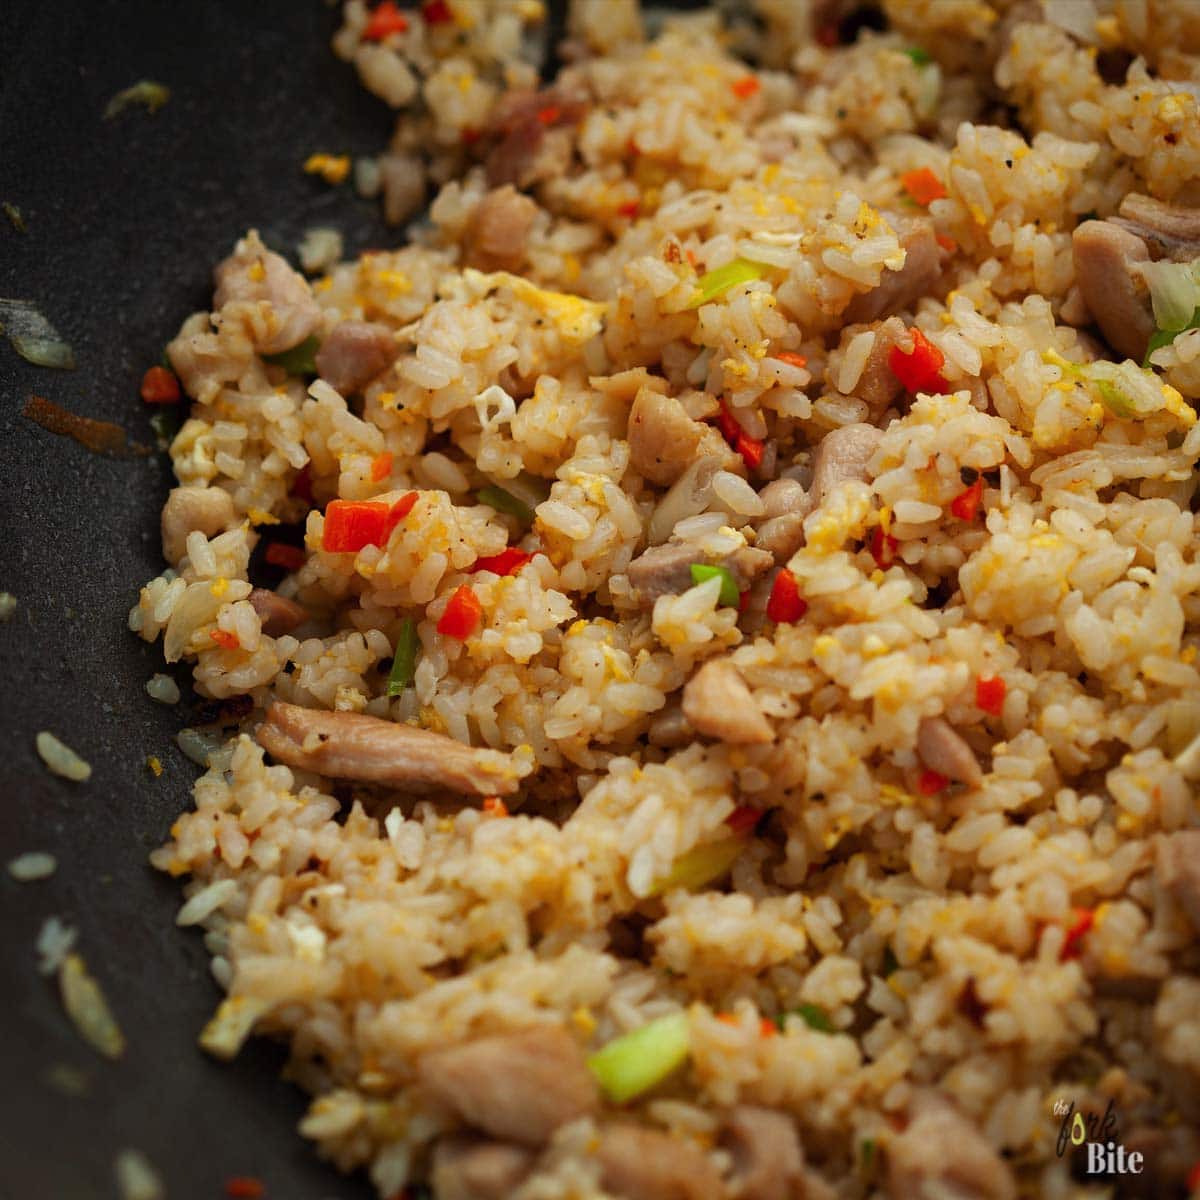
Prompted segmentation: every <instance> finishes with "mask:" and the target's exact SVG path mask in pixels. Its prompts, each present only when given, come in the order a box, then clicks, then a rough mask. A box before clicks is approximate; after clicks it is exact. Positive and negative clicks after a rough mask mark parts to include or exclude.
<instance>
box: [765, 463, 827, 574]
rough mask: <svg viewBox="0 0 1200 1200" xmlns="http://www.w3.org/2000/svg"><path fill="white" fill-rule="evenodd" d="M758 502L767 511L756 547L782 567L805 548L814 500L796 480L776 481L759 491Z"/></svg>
mask: <svg viewBox="0 0 1200 1200" xmlns="http://www.w3.org/2000/svg"><path fill="white" fill-rule="evenodd" d="M759 499H761V500H762V502H763V504H764V505H765V506H766V512H765V513H764V514H763V523H762V524H761V525H760V526H759V527H758V537H757V538H756V540H755V542H754V545H755V548H756V549H758V550H765V551H767V553H768V554H772V555H774V556H775V561H776V562H777V563H779V564H780V566H782V565H783V564H784V563H786V562H787V561H788V559H789V558H791V557H792V555H793V554H795V553H796V551H797V550H799V549H800V547H801V546H802V545H804V518H805V517H807V516H808V514H809V513H810V512H812V507H813V506H812V501H811V499H810V497H809V495H808V493H807V492H805V490H804V488H803V487H801V485H800V483H799V482H798V481H797V480H795V479H776V480H775V481H774V482H773V483H769V484H767V486H766V487H765V488H763V490H762V491H761V492H759Z"/></svg>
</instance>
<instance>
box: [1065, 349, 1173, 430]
mask: <svg viewBox="0 0 1200 1200" xmlns="http://www.w3.org/2000/svg"><path fill="white" fill-rule="evenodd" d="M1042 360H1043V361H1044V362H1048V363H1052V364H1053V365H1054V366H1056V367H1058V368H1059V369H1060V370H1061V371H1062V372H1063V373H1064V374H1065V375H1068V376H1070V377H1071V378H1072V379H1079V380H1082V381H1084V382H1086V383H1089V384H1091V385H1092V387H1094V388H1095V389H1096V391H1097V393H1098V394H1099V396H1100V399H1101V401H1102V402H1103V404H1104V407H1105V408H1107V409H1108V411H1109V412H1110V413H1112V415H1113V416H1114V417H1119V418H1120V419H1121V420H1123V421H1129V420H1137V419H1139V418H1141V417H1148V416H1151V415H1153V414H1154V413H1156V412H1162V411H1163V410H1164V409H1165V410H1166V411H1167V412H1169V413H1171V414H1172V415H1173V416H1175V417H1178V418H1180V419H1181V420H1182V421H1183V422H1184V423H1185V424H1187V425H1193V424H1195V421H1196V414H1195V413H1194V412H1193V411H1192V410H1191V409H1190V408H1189V407H1188V406H1187V403H1186V402H1185V401H1184V399H1183V397H1182V396H1180V394H1179V393H1178V392H1177V391H1176V390H1175V389H1174V388H1173V387H1169V386H1168V385H1167V384H1164V383H1163V381H1162V380H1161V379H1160V378H1159V377H1158V376H1157V375H1156V374H1155V373H1154V372H1153V371H1151V370H1149V369H1145V368H1142V367H1139V366H1138V365H1137V363H1135V362H1132V361H1131V360H1129V359H1126V360H1125V361H1124V362H1119V363H1114V362H1106V361H1105V360H1103V359H1100V360H1098V361H1096V362H1090V363H1075V362H1071V361H1070V360H1069V359H1066V358H1063V356H1062V355H1061V354H1059V353H1058V352H1057V351H1054V350H1046V351H1044V352H1043V353H1042Z"/></svg>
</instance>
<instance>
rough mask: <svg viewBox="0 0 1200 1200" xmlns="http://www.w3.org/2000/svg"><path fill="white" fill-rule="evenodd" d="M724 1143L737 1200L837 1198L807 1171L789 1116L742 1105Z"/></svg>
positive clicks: (729, 1123)
mask: <svg viewBox="0 0 1200 1200" xmlns="http://www.w3.org/2000/svg"><path fill="white" fill-rule="evenodd" d="M721 1140H722V1143H723V1144H724V1146H725V1148H726V1149H727V1150H728V1151H729V1153H730V1155H731V1156H732V1158H733V1175H732V1177H731V1178H730V1181H729V1183H730V1190H731V1192H732V1196H733V1200H834V1196H835V1193H834V1191H833V1189H832V1188H831V1187H830V1186H829V1185H828V1184H827V1183H826V1182H825V1181H824V1180H823V1179H822V1178H821V1177H820V1176H819V1175H817V1174H816V1173H815V1172H812V1171H809V1170H808V1168H806V1167H805V1165H804V1150H803V1147H802V1146H801V1145H800V1135H799V1134H798V1133H797V1132H796V1123H795V1121H793V1120H792V1118H791V1117H789V1116H788V1115H787V1114H786V1113H782V1112H779V1111H778V1110H776V1109H773V1108H759V1107H757V1106H755V1105H751V1104H741V1105H739V1106H738V1107H737V1108H735V1109H734V1110H733V1112H732V1113H730V1115H729V1118H728V1120H727V1121H726V1123H725V1128H724V1131H723V1134H722V1139H721Z"/></svg>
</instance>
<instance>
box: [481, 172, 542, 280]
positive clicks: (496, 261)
mask: <svg viewBox="0 0 1200 1200" xmlns="http://www.w3.org/2000/svg"><path fill="white" fill-rule="evenodd" d="M537 214H538V206H537V205H536V204H535V203H534V202H533V201H532V200H531V199H530V198H529V197H528V196H523V195H522V194H521V193H520V192H518V191H517V189H516V188H514V187H513V186H512V184H511V183H506V184H505V185H504V186H503V187H498V188H493V189H492V191H490V192H488V193H487V195H486V196H484V198H483V199H482V200H480V202H479V203H478V204H477V205H476V206H475V211H474V212H473V213H472V214H471V222H470V225H469V226H468V229H467V236H466V246H465V250H466V261H467V263H468V264H469V265H470V266H473V267H479V268H480V269H481V270H483V271H498V270H503V271H519V270H520V269H521V267H522V266H524V264H525V258H526V254H527V250H528V242H529V231H530V230H531V229H532V228H533V223H534V221H535V220H536V219H537Z"/></svg>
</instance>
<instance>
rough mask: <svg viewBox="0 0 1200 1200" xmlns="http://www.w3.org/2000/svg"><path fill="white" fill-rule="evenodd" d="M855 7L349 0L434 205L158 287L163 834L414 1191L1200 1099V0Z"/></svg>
mask: <svg viewBox="0 0 1200 1200" xmlns="http://www.w3.org/2000/svg"><path fill="white" fill-rule="evenodd" d="M381 12H382V13H383V14H384V15H383V16H380V13H381ZM397 13H399V18H400V19H399V20H397V19H396V14H397ZM869 15H870V16H871V19H869V20H865V21H864V20H863V19H862V14H861V13H859V14H855V13H851V12H850V11H849V10H848V8H847V7H846V6H843V5H839V4H836V3H833V4H831V3H824V2H822V3H815V2H814V3H809V2H807V0H758V3H757V4H756V6H755V8H754V10H753V12H752V13H751V14H749V15H746V14H745V13H740V14H738V13H735V14H732V15H731V14H729V13H726V14H725V18H724V23H723V18H722V17H721V15H719V14H717V13H714V12H705V13H699V14H692V15H684V16H674V17H670V16H669V17H667V18H665V19H662V18H661V14H660V15H659V18H658V19H655V20H654V21H649V20H644V19H643V16H642V15H641V14H640V13H639V12H638V10H637V8H636V5H635V4H633V3H630V2H629V0H577V2H576V3H575V4H574V5H573V6H572V9H571V15H570V20H569V23H568V28H567V35H568V40H567V42H566V44H565V45H564V47H563V57H564V59H565V61H566V65H565V66H564V67H563V69H562V70H561V72H560V73H559V75H558V77H557V78H556V79H555V80H554V81H553V83H551V84H549V85H545V86H539V83H538V79H537V72H536V70H535V67H534V65H533V59H532V54H533V51H534V49H535V48H536V39H535V38H534V35H535V34H536V32H537V28H538V26H539V23H540V22H541V20H542V19H543V17H544V13H543V11H542V6H541V5H540V4H539V3H536V2H531V0H492V2H490V3H489V2H485V0H434V3H430V4H426V5H424V6H423V8H422V9H421V10H420V11H415V10H398V9H395V7H394V6H388V5H380V6H379V7H378V8H376V9H374V10H369V9H368V8H367V7H366V6H365V5H364V4H363V3H361V0H349V2H348V3H347V4H346V5H345V8H344V13H343V25H342V28H341V29H340V30H339V32H338V34H337V36H336V38H335V42H334V48H335V50H336V52H337V53H338V54H339V55H340V56H341V57H342V58H344V59H346V60H347V61H350V62H352V63H353V64H354V67H355V68H356V70H357V71H358V73H359V75H360V76H361V78H362V81H363V83H364V85H365V86H366V87H367V88H368V89H370V90H371V91H373V92H374V93H376V94H377V95H378V96H380V97H381V98H382V99H383V100H384V101H385V102H386V103H388V104H390V105H391V106H392V107H393V108H395V109H396V110H397V112H398V123H397V129H396V134H395V137H394V139H393V141H392V144H391V145H390V146H389V148H388V149H387V151H386V153H385V154H383V155H382V156H381V157H380V158H379V159H378V160H377V161H375V162H372V163H365V164H359V167H360V170H359V171H358V172H357V174H358V177H359V181H360V184H362V185H363V186H364V187H365V188H366V189H367V190H378V191H381V192H382V194H383V201H384V203H385V206H386V207H387V209H388V212H389V215H390V216H392V217H393V218H394V219H395V220H397V221H401V222H402V221H404V220H407V219H408V218H410V217H412V216H414V215H416V214H417V212H418V211H419V210H420V209H421V206H422V205H423V204H424V202H425V199H426V197H427V196H428V197H430V198H431V199H432V203H431V204H430V205H429V207H428V210H427V214H426V216H425V217H423V218H422V219H421V220H419V221H418V222H417V223H415V224H413V225H411V226H410V227H409V228H408V229H407V231H406V232H405V233H404V234H403V235H402V236H400V237H399V238H398V241H397V245H396V246H395V248H392V249H386V250H378V251H374V252H371V253H368V254H364V255H363V256H362V257H361V258H359V259H358V260H356V261H346V262H340V263H337V264H335V265H331V266H329V267H328V268H327V269H326V270H325V271H324V272H323V273H322V274H321V275H320V276H319V277H318V278H315V279H313V280H308V279H306V278H305V277H304V276H302V275H301V274H299V273H298V272H296V271H295V270H293V269H292V268H291V267H290V266H289V265H288V263H287V262H286V261H285V259H283V258H282V257H281V256H280V255H279V254H277V253H274V252H273V251H271V250H269V249H267V247H266V246H264V245H263V243H262V241H261V240H260V238H259V237H258V235H257V233H255V232H254V231H250V232H248V233H247V234H246V235H245V236H244V237H243V238H242V239H241V240H239V241H238V243H237V245H236V247H234V249H233V252H232V254H231V257H230V258H229V259H227V260H226V261H225V262H224V263H222V264H221V265H220V266H219V267H218V268H217V271H216V277H215V284H216V293H215V296H214V303H213V308H212V311H210V312H200V313H196V314H194V315H193V316H191V317H189V318H188V319H187V320H186V321H185V322H184V324H183V326H182V328H181V330H180V332H179V334H178V336H177V337H176V338H175V340H174V341H172V342H171V344H170V346H169V347H168V356H169V359H170V363H171V366H172V368H173V370H174V371H175V372H176V373H177V375H178V377H179V379H180V381H181V382H182V385H183V387H184V389H185V391H186V393H187V395H188V396H189V397H190V398H191V401H192V404H191V410H190V415H189V417H188V419H187V421H186V423H185V424H184V425H183V426H182V428H181V429H180V431H179V433H178V435H177V436H176V437H175V438H174V441H173V442H172V445H171V448H170V453H171V458H172V461H173V464H174V469H175V473H176V476H177V478H178V483H179V486H178V487H177V488H176V489H175V490H174V491H173V492H172V494H171V497H170V498H169V500H168V503H167V506H166V509H165V510H164V514H163V535H164V550H165V554H166V557H167V559H168V561H169V563H170V567H169V569H167V570H165V571H164V572H163V574H162V575H160V576H159V577H158V578H156V579H154V580H152V581H151V582H150V583H148V584H147V585H146V586H145V587H144V588H143V589H142V591H141V596H140V598H139V601H138V603H137V605H136V606H135V607H134V609H133V610H132V613H131V615H130V622H129V623H130V627H131V628H132V629H134V630H135V631H137V633H139V634H140V635H141V637H143V638H145V639H147V640H149V641H153V640H156V639H158V638H160V637H161V638H162V643H163V648H164V654H165V658H166V660H167V661H168V662H186V663H187V664H188V665H189V667H190V668H191V670H192V672H193V679H194V684H195V688H196V691H197V692H198V693H199V694H200V695H201V696H203V697H206V698H208V699H210V700H211V701H213V702H214V704H216V705H217V706H218V707H217V708H214V709H213V712H214V713H216V714H217V719H216V721H215V722H214V723H212V724H210V725H209V726H208V728H207V730H206V731H205V733H204V736H203V737H202V738H201V740H200V742H199V745H200V747H201V749H200V750H199V751H198V752H197V751H196V744H197V743H196V742H195V740H193V741H192V743H190V744H191V746H192V750H193V753H198V754H199V756H200V757H202V758H204V759H205V762H206V766H207V770H206V773H205V774H203V775H202V776H201V777H200V779H199V780H198V781H197V783H196V786H195V797H194V800H195V803H194V808H192V809H191V810H190V811H188V812H186V813H184V814H183V815H182V816H180V817H179V819H178V820H177V821H176V823H175V824H174V825H173V826H172V828H171V833H170V840H169V841H168V842H167V844H166V845H165V846H163V847H162V848H161V849H159V850H157V851H156V852H155V853H154V855H153V862H154V864H155V865H156V866H157V867H159V868H160V869H162V870H164V871H168V872H170V873H171V874H172V875H176V876H180V877H186V883H185V894H186V897H187V899H186V902H185V904H184V906H183V908H182V910H181V911H180V913H179V923H180V924H181V925H195V926H201V927H202V928H203V929H204V936H205V944H206V946H207V947H208V949H209V950H210V952H211V954H212V971H213V975H214V977H215V978H216V981H217V983H218V984H219V985H220V986H221V988H222V989H224V991H225V992H226V997H225V999H224V1000H223V1001H222V1002H221V1004H220V1007H219V1008H218V1010H217V1012H216V1014H215V1016H214V1018H213V1020H212V1022H211V1023H210V1024H209V1025H208V1026H207V1028H206V1029H205V1030H204V1032H203V1034H202V1035H201V1042H202V1044H203V1045H204V1046H205V1047H206V1048H207V1049H209V1050H210V1051H211V1052H213V1053H215V1054H217V1055H219V1056H222V1057H229V1056H232V1055H234V1054H236V1053H237V1051H238V1049H239V1047H240V1046H241V1045H242V1044H243V1042H244V1041H245V1039H246V1038H247V1037H248V1036H250V1035H251V1034H252V1033H253V1034H265V1035H269V1036H274V1037H278V1038H282V1039H285V1040H286V1041H287V1042H288V1044H289V1046H290V1052H291V1058H290V1063H289V1067H288V1072H289V1075H290V1077H291V1078H293V1079H294V1080H295V1081H296V1082H297V1083H298V1084H300V1085H301V1086H302V1087H304V1088H305V1089H307V1090H308V1091H309V1092H311V1094H312V1096H313V1099H312V1103H311V1106H310V1108H309V1110H308V1113H307V1115H306V1116H305V1117H304V1119H303V1121H302V1122H301V1125H300V1132H301V1133H302V1134H303V1135H304V1136H305V1137H307V1138H309V1139H311V1140H312V1141H313V1142H314V1143H315V1144H316V1146H317V1147H318V1149H319V1151H320V1153H321V1154H322V1155H324V1156H326V1157H327V1158H329V1159H330V1160H332V1161H333V1162H334V1163H336V1164H337V1166H338V1167H340V1168H342V1169H344V1170H347V1171H349V1170H354V1169H358V1168H365V1169H366V1170H367V1171H368V1172H369V1173H370V1177H371V1180H372V1181H373V1183H374V1185H375V1187H376V1188H377V1189H378V1191H379V1194H380V1195H381V1196H385V1197H391V1196H395V1195H397V1194H398V1193H400V1192H401V1191H402V1189H404V1188H406V1187H411V1188H413V1189H419V1188H421V1187H430V1188H432V1190H433V1194H435V1195H437V1196H442V1197H446V1198H451V1197H467V1198H471V1197H476V1198H481V1200H487V1198H489V1197H510V1196H511V1197H514V1198H518V1200H535V1198H536V1200H551V1198H554V1200H558V1198H564V1200H565V1198H567V1197H601V1196H610V1197H614V1198H615V1200H620V1198H622V1197H625V1198H630V1200H641V1198H643V1197H684V1198H707V1197H714V1198H715V1197H728V1198H729V1200H737V1198H739V1197H740V1198H742V1200H775V1198H778V1200H786V1198H788V1197H825V1196H830V1195H838V1196H843V1197H864V1196H868V1195H889V1196H894V1197H929V1198H931V1200H932V1198H934V1197H946V1196H959V1197H994V1198H1002V1197H1013V1196H1016V1195H1017V1194H1023V1195H1040V1196H1046V1197H1068V1196H1077V1195H1078V1196H1082V1195H1088V1196H1095V1195H1100V1194H1110V1193H1111V1192H1113V1191H1114V1190H1115V1191H1116V1193H1117V1194H1120V1195H1127V1194H1128V1195H1133V1194H1139V1195H1157V1196H1166V1195H1176V1194H1179V1195H1182V1194H1183V1189H1184V1188H1185V1177H1186V1175H1187V1172H1188V1169H1189V1167H1190V1166H1191V1164H1192V1163H1193V1162H1195V1161H1196V1160H1197V1159H1198V1158H1200V1138H1198V1136H1197V1121H1198V1119H1200V1104H1198V1096H1200V1090H1198V1084H1200V1018H1198V1016H1197V1014H1198V1013H1200V958H1198V957H1197V949H1196V933H1197V928H1198V927H1200V833H1197V832H1196V829H1197V826H1198V824H1200V811H1198V808H1197V803H1196V792H1195V788H1196V780H1197V779H1200V668H1198V665H1197V661H1196V660H1197V651H1198V649H1200V554H1198V548H1200V538H1198V531H1197V522H1196V517H1195V515H1194V513H1193V508H1194V504H1195V494H1196V471H1195V468H1196V462H1197V459H1198V458H1200V424H1198V423H1197V421H1196V414H1195V412H1194V411H1193V407H1192V405H1193V403H1194V402H1195V401H1196V400H1197V399H1198V398H1200V329H1197V328H1191V327H1185V328H1183V329H1182V331H1181V332H1180V331H1179V330H1180V326H1179V325H1178V323H1177V324H1176V326H1175V328H1174V329H1168V330H1165V331H1164V330H1163V328H1162V326H1161V325H1160V324H1158V321H1159V317H1160V315H1161V314H1160V312H1159V309H1160V302H1163V303H1165V301H1163V300H1162V296H1161V295H1160V292H1159V290H1157V289H1158V288H1159V285H1157V284H1156V283H1155V279H1156V278H1158V277H1157V276H1155V275H1154V273H1153V270H1151V271H1150V272H1149V273H1148V274H1139V270H1140V268H1139V267H1138V266H1137V264H1138V263H1141V262H1155V261H1156V260H1157V261H1159V262H1162V263H1167V262H1173V263H1175V264H1180V265H1184V264H1186V263H1188V262H1191V263H1192V268H1193V278H1194V279H1200V274H1197V273H1195V270H1194V268H1195V261H1194V260H1195V259H1196V258H1197V257H1200V222H1198V218H1200V213H1198V212H1197V209H1196V208H1195V207H1189V206H1195V205H1197V204H1200V113H1198V97H1200V7H1198V6H1196V5H1194V4H1192V3H1190V2H1189V0H1176V2H1174V3H1171V2H1168V0H1041V3H1029V2H1026V0H1022V2H1020V3H1005V2H1003V0H885V3H884V5H883V9H882V11H881V12H879V13H874V14H873V15H872V14H869ZM648 30H649V31H650V32H647V31H648ZM651 33H652V35H653V36H651ZM1130 197H1133V201H1132V203H1131V201H1130ZM1096 226H1100V227H1101V228H1095V227H1096ZM1123 238H1124V239H1129V238H1132V239H1133V243H1130V242H1128V241H1122V240H1121V239H1123ZM1189 239H1190V240H1189ZM1092 243H1094V246H1092V245H1091V244H1092ZM1134 243H1136V245H1134ZM1112 246H1116V247H1117V248H1118V249H1119V250H1120V254H1117V252H1116V251H1115V250H1114V251H1113V252H1112V253H1109V249H1110V247H1112ZM1138 246H1140V247H1141V250H1138ZM1090 247H1091V248H1090ZM1097 247H1098V248H1097ZM1130 247H1132V249H1131V248H1130ZM1106 255H1107V257H1105V256H1106ZM1114 255H1115V257H1114ZM1121 255H1124V257H1121ZM1114 263H1115V266H1114ZM1098 264H1099V265H1098ZM1105 264H1107V265H1105ZM1106 272H1107V273H1106ZM1097 273H1098V274H1097ZM1164 278H1165V276H1164ZM1171 278H1175V276H1172V277H1171ZM1180 278H1182V276H1180ZM1098 280H1099V282H1097V281H1098ZM1152 302H1153V303H1152ZM1122 305H1123V306H1124V307H1122ZM1197 312H1198V313H1200V309H1198V310H1197ZM1195 324H1196V322H1195V320H1192V321H1191V322H1190V325H1195ZM1164 332H1165V333H1166V336H1165V337H1164V336H1163V333H1164ZM1172 335H1173V336H1172ZM1151 338H1153V340H1154V343H1155V344H1151V341H1150V340H1149V339H1151ZM1118 344H1120V345H1122V346H1123V347H1127V346H1128V345H1129V344H1135V348H1134V349H1133V350H1132V351H1131V350H1130V349H1128V348H1123V349H1122V350H1120V351H1118V350H1116V349H1114V346H1115V345H1118ZM1143 350H1145V351H1146V352H1147V359H1146V362H1145V364H1144V365H1143V364H1142V362H1141V355H1142V352H1143ZM314 352H315V359H314ZM1106 1109H1107V1110H1108V1111H1109V1113H1110V1114H1113V1113H1115V1115H1116V1122H1115V1124H1110V1125H1108V1126H1106V1130H1107V1133H1106V1134H1105V1137H1106V1138H1107V1141H1108V1144H1109V1148H1110V1149H1112V1147H1113V1146H1114V1145H1117V1144H1119V1145H1120V1146H1121V1147H1122V1148H1123V1151H1128V1152H1130V1153H1133V1152H1134V1151H1135V1150H1138V1151H1140V1152H1141V1156H1142V1157H1141V1159H1140V1162H1141V1167H1142V1169H1141V1172H1140V1173H1137V1172H1133V1173H1125V1174H1120V1173H1113V1172H1112V1170H1109V1171H1108V1172H1107V1173H1104V1172H1101V1173H1099V1174H1097V1172H1095V1171H1091V1173H1089V1171H1090V1168H1091V1162H1092V1158H1091V1154H1090V1153H1089V1152H1087V1149H1088V1148H1087V1147H1084V1146H1079V1145H1076V1139H1075V1138H1074V1136H1073V1135H1072V1137H1071V1138H1069V1139H1068V1144H1067V1145H1066V1147H1065V1152H1064V1142H1063V1138H1062V1136H1060V1126H1061V1127H1063V1128H1068V1126H1067V1125H1065V1124H1064V1114H1066V1115H1067V1116H1068V1117H1069V1116H1071V1115H1073V1114H1080V1113H1082V1114H1084V1116H1085V1117H1086V1118H1087V1120H1088V1121H1089V1122H1092V1121H1095V1120H1098V1114H1101V1113H1104V1112H1105V1110H1106ZM1097 1139H1100V1135H1098V1134H1095V1133H1094V1131H1093V1127H1092V1125H1090V1124H1089V1125H1088V1139H1087V1140H1088V1141H1089V1142H1092V1141H1097ZM1079 1140H1080V1141H1082V1140H1083V1139H1079ZM1100 1140H1103V1139H1100ZM1131 1187H1141V1188H1143V1189H1147V1188H1148V1189H1149V1190H1142V1191H1140V1192H1135V1191H1132V1190H1129V1189H1130V1188H1131ZM1097 1189H1100V1190H1097ZM1105 1189H1107V1190H1105ZM405 1194H408V1193H405ZM411 1194H413V1195H416V1194H418V1192H417V1191H416V1190H414V1191H413V1192H412V1193H411Z"/></svg>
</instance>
